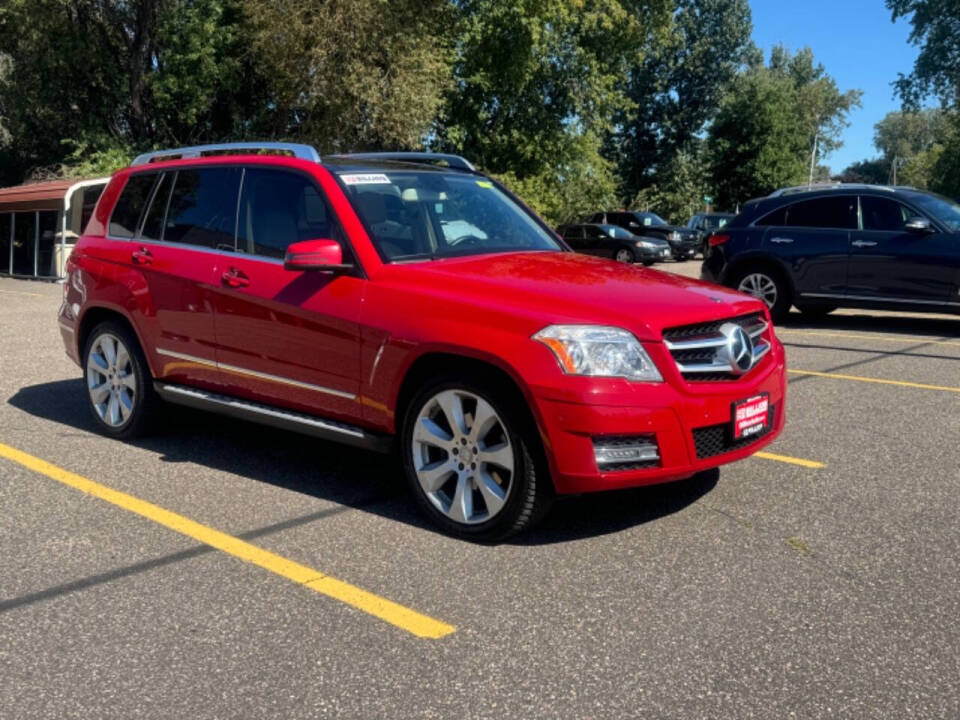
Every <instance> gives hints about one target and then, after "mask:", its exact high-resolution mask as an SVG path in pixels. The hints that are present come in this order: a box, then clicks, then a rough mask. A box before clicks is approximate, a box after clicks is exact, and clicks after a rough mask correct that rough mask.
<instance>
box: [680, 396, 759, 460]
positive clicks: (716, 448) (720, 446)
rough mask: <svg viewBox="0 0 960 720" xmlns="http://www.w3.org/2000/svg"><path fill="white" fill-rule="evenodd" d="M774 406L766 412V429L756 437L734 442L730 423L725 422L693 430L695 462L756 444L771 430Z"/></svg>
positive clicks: (752, 436)
mask: <svg viewBox="0 0 960 720" xmlns="http://www.w3.org/2000/svg"><path fill="white" fill-rule="evenodd" d="M776 411H777V407H776V405H771V406H770V409H769V410H768V411H767V429H766V430H764V431H763V432H762V433H759V434H757V435H751V436H750V437H746V438H740V439H739V440H734V439H733V437H732V435H733V429H732V427H731V423H729V422H725V423H721V424H720V425H708V426H707V427H702V428H694V430H693V443H694V445H695V446H696V448H697V460H705V459H706V458H712V457H715V456H717V455H723V454H724V453H728V452H733V451H734V450H739V449H740V448H745V447H747V446H748V445H750V444H752V443H755V442H757V441H758V440H760V439H761V438H763V437H765V436H766V435H769V434H770V432H771V431H772V430H773V421H774V418H776Z"/></svg>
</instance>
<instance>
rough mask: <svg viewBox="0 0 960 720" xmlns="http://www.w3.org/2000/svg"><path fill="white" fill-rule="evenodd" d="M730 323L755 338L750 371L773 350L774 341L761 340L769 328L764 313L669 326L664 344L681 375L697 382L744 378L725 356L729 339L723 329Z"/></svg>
mask: <svg viewBox="0 0 960 720" xmlns="http://www.w3.org/2000/svg"><path fill="white" fill-rule="evenodd" d="M727 323H735V324H738V325H740V327H742V328H743V330H744V332H745V333H746V334H747V335H748V336H749V337H750V339H751V340H753V341H755V344H754V346H753V352H754V360H753V366H752V367H751V368H750V370H748V371H747V372H748V373H749V372H751V371H752V370H753V368H754V367H756V366H757V363H759V362H760V360H761V359H763V357H764V356H765V355H766V354H767V353H768V352H770V343H768V342H767V341H765V340H763V339H758V338H761V336H762V335H763V334H764V333H765V332H767V330H768V329H769V324H768V323H767V321H766V319H765V318H764V317H763V316H762V315H761V314H760V313H754V314H752V315H746V316H740V317H734V318H728V319H724V320H714V321H711V322H706V323H701V324H699V325H687V326H684V327H679V328H668V329H667V330H664V332H663V343H664V345H665V346H666V348H667V349H668V350H669V351H670V354H671V355H672V356H673V360H674V362H675V363H676V365H677V369H678V370H679V371H680V374H681V375H683V376H684V377H686V378H687V379H688V380H690V381H695V382H709V381H722V380H736V379H738V378H739V377H741V376H740V375H737V374H736V373H734V368H733V367H731V366H730V364H729V362H727V361H725V358H724V356H723V355H721V351H722V350H723V348H724V347H725V346H726V344H727V338H726V337H725V336H724V335H723V334H722V333H721V332H720V328H721V327H723V326H724V325H725V324H727ZM710 351H712V353H711V352H710Z"/></svg>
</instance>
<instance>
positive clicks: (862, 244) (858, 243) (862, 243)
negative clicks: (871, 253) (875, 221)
mask: <svg viewBox="0 0 960 720" xmlns="http://www.w3.org/2000/svg"><path fill="white" fill-rule="evenodd" d="M850 244H851V245H853V246H854V247H875V246H876V244H877V243H875V242H873V241H872V240H854V241H853V242H852V243H850Z"/></svg>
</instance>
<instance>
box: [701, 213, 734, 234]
mask: <svg viewBox="0 0 960 720" xmlns="http://www.w3.org/2000/svg"><path fill="white" fill-rule="evenodd" d="M728 222H730V218H729V217H727V216H726V215H707V216H706V217H705V218H703V227H704V228H705V229H707V230H716V229H718V228H722V227H723V226H724V225H726V224H727V223H728Z"/></svg>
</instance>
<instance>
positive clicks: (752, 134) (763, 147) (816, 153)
mask: <svg viewBox="0 0 960 720" xmlns="http://www.w3.org/2000/svg"><path fill="white" fill-rule="evenodd" d="M859 102H860V91H858V90H849V91H846V92H841V91H840V90H839V89H838V88H837V86H836V83H835V82H834V80H833V78H831V77H830V76H829V75H827V73H826V71H825V70H824V68H823V66H822V65H819V64H815V63H814V59H813V54H812V53H811V52H810V51H809V50H802V51H800V52H798V53H796V54H790V53H789V52H787V51H786V50H785V49H783V48H781V47H777V48H774V50H773V52H772V53H771V57H770V63H769V65H768V66H763V65H754V66H752V67H750V68H749V69H748V70H747V71H746V72H744V73H742V74H741V75H740V76H739V77H738V78H737V79H736V80H735V82H734V84H733V87H732V90H731V91H730V93H729V94H728V95H727V97H726V98H725V99H724V101H723V103H722V104H721V107H720V111H719V113H718V115H717V118H716V120H714V122H713V124H712V125H711V127H710V130H709V139H708V146H709V150H710V155H711V163H710V165H711V170H710V175H711V179H712V183H713V184H714V186H715V187H716V195H717V201H718V203H719V204H720V205H721V206H724V207H735V206H736V205H737V204H738V203H741V202H743V201H745V200H747V199H749V198H751V197H755V196H757V195H763V194H766V193H769V192H770V191H772V190H774V189H776V188H778V187H782V186H785V185H794V184H801V183H806V182H808V181H811V180H815V179H817V177H819V176H821V175H822V172H821V171H818V169H817V167H818V162H819V160H820V159H822V157H823V156H824V155H826V154H827V153H829V152H830V151H832V150H834V149H836V148H837V147H839V145H840V133H841V131H842V129H843V128H844V127H845V126H846V124H847V121H846V117H847V114H848V113H849V111H850V109H851V108H853V107H854V106H856V105H858V104H859Z"/></svg>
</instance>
